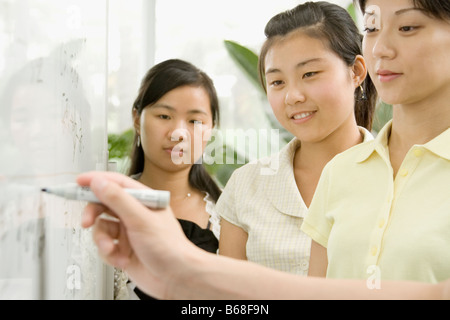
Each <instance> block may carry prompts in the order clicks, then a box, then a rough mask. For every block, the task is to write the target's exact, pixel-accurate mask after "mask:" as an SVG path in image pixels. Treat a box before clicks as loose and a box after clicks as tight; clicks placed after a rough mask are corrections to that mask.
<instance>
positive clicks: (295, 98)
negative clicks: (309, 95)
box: [284, 85, 306, 106]
mask: <svg viewBox="0 0 450 320" xmlns="http://www.w3.org/2000/svg"><path fill="white" fill-rule="evenodd" d="M305 101H306V96H305V94H304V93H303V91H302V89H301V88H300V86H298V85H292V86H289V88H288V90H287V92H286V97H285V100H284V103H285V104H286V105H288V106H295V105H296V104H297V103H303V102H305Z"/></svg>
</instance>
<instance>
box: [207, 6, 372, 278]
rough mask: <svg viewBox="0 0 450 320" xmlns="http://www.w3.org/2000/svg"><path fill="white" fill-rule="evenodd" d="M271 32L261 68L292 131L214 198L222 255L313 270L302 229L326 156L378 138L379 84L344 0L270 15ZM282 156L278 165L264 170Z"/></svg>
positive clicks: (275, 109) (303, 272) (271, 95)
mask: <svg viewBox="0 0 450 320" xmlns="http://www.w3.org/2000/svg"><path fill="white" fill-rule="evenodd" d="M265 33H266V36H267V40H266V42H265V44H264V45H263V47H262V50H261V55H260V66H259V69H260V76H261V79H262V83H263V86H264V88H265V89H266V91H267V97H268V100H269V102H270V105H271V106H272V110H273V112H274V114H275V116H276V118H277V119H278V121H279V122H280V124H281V125H282V126H283V127H284V128H286V130H288V131H289V132H290V133H292V134H293V135H294V136H295V138H294V139H293V140H292V141H291V142H290V143H289V144H288V145H287V146H286V147H285V148H283V149H282V150H281V151H280V153H279V154H276V155H274V156H273V157H272V158H270V159H269V160H267V159H263V160H262V161H261V162H258V163H252V164H248V165H246V166H244V167H242V168H240V169H238V170H236V171H235V173H234V174H233V176H232V177H231V179H230V180H229V182H228V183H227V186H226V187H225V190H224V192H223V193H222V196H221V198H220V199H219V201H218V203H217V206H216V209H217V211H218V212H219V213H220V215H221V217H222V222H221V238H220V242H219V253H220V254H222V255H227V256H230V257H234V258H238V259H248V260H250V261H254V262H257V263H259V264H262V265H265V266H268V267H271V268H275V269H278V270H281V271H287V272H292V273H296V274H300V275H307V273H308V265H309V255H310V246H311V239H310V237H308V236H307V235H306V234H304V233H303V232H302V231H301V230H300V228H299V227H300V226H301V223H302V221H303V219H304V218H305V216H306V213H307V211H308V206H309V204H310V202H311V199H312V197H313V194H314V190H315V188H316V185H317V182H318V180H319V177H320V174H321V172H322V169H323V167H324V166H325V164H326V163H327V162H328V161H330V160H331V159H332V158H333V157H334V156H335V155H336V154H338V153H340V152H342V151H344V150H346V149H348V148H351V147H353V146H354V145H356V144H359V143H361V142H363V141H365V140H370V139H372V136H371V134H370V132H369V131H368V130H370V129H371V119H372V114H373V109H374V101H375V95H374V94H373V92H374V89H373V86H372V83H371V81H370V79H369V78H367V77H366V75H367V70H366V64H365V61H364V59H363V57H362V55H361V53H362V51H361V40H362V39H361V35H360V33H359V31H358V28H357V27H356V25H355V23H354V22H353V20H352V18H351V17H350V15H349V14H348V13H347V12H346V10H345V9H343V8H341V7H340V6H338V5H334V4H330V3H327V2H316V3H312V2H311V3H306V4H302V5H299V6H297V7H295V8H294V9H292V10H289V11H287V12H283V13H280V14H278V15H276V16H275V17H273V18H272V19H271V20H270V21H269V23H268V24H267V26H266V30H265ZM363 92H364V96H365V97H364V98H363V97H362V95H363ZM275 161H276V163H278V170H277V171H274V172H273V174H270V175H264V174H262V173H261V172H263V169H266V170H267V169H269V168H268V167H269V165H267V164H271V163H274V162H275Z"/></svg>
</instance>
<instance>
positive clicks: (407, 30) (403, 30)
mask: <svg viewBox="0 0 450 320" xmlns="http://www.w3.org/2000/svg"><path fill="white" fill-rule="evenodd" d="M416 29H417V27H413V26H404V27H400V29H399V30H400V31H402V32H410V31H414V30H416Z"/></svg>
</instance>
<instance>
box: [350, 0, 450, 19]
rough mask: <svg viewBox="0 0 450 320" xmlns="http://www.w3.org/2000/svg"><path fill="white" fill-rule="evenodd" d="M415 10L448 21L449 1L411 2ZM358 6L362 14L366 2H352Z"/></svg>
mask: <svg viewBox="0 0 450 320" xmlns="http://www.w3.org/2000/svg"><path fill="white" fill-rule="evenodd" d="M411 2H412V4H413V6H414V7H415V8H420V9H422V10H423V11H424V12H425V13H426V14H428V15H429V16H431V17H433V18H437V19H440V20H450V1H448V0H411ZM353 3H354V4H355V5H359V8H360V9H361V11H362V13H364V12H365V10H366V3H367V0H353Z"/></svg>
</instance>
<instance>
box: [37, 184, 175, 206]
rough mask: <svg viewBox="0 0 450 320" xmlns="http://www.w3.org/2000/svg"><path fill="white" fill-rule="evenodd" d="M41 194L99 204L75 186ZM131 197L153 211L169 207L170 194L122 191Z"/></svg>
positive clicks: (86, 192) (148, 190)
mask: <svg viewBox="0 0 450 320" xmlns="http://www.w3.org/2000/svg"><path fill="white" fill-rule="evenodd" d="M41 190H42V191H43V192H47V193H50V194H54V195H57V196H60V197H63V198H66V199H69V200H80V201H88V202H95V203H100V200H98V198H97V197H96V195H95V194H94V193H93V192H92V191H91V190H90V189H89V188H88V187H80V186H79V185H77V184H68V185H61V186H55V187H50V188H44V189H41ZM123 190H124V191H125V192H126V193H128V194H130V195H132V196H133V197H135V198H136V199H137V200H139V201H140V202H141V203H142V204H143V205H145V206H147V207H149V208H153V209H164V208H166V207H167V206H168V205H169V202H170V192H169V191H163V190H151V189H123Z"/></svg>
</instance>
